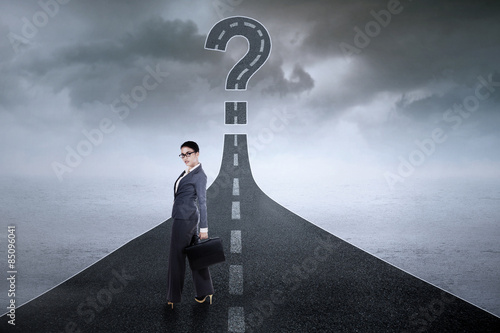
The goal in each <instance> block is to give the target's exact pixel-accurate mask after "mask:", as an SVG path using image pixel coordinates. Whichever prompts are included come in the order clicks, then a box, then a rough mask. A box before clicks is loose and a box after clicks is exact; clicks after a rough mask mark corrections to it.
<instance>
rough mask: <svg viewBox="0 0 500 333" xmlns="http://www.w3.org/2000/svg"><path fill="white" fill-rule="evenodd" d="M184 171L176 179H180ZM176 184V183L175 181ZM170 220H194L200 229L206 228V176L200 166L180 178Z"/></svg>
mask: <svg viewBox="0 0 500 333" xmlns="http://www.w3.org/2000/svg"><path fill="white" fill-rule="evenodd" d="M185 173H186V171H184V172H182V173H181V175H180V176H179V177H178V178H177V180H178V179H179V178H181V177H182V176H183V175H184V174H185ZM176 183H177V181H176ZM172 218H174V219H180V220H192V219H196V220H198V221H199V223H200V228H208V221H207V175H206V174H205V172H204V171H203V169H202V167H201V164H200V166H199V167H197V168H196V169H194V170H193V171H191V172H190V173H188V174H187V176H186V177H184V178H182V179H181V181H180V182H179V185H178V187H177V193H176V192H175V183H174V206H173V207H172Z"/></svg>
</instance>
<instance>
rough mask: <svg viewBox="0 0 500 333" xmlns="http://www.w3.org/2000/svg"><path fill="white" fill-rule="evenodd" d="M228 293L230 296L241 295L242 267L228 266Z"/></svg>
mask: <svg viewBox="0 0 500 333" xmlns="http://www.w3.org/2000/svg"><path fill="white" fill-rule="evenodd" d="M229 293H230V294H231V295H243V266H242V265H230V266H229Z"/></svg>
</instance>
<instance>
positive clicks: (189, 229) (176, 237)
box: [167, 219, 196, 303]
mask: <svg viewBox="0 0 500 333" xmlns="http://www.w3.org/2000/svg"><path fill="white" fill-rule="evenodd" d="M193 224H194V228H195V230H196V221H191V220H176V219H174V222H173V223H172V234H171V237H170V253H169V255H168V273H167V300H168V301H169V302H173V303H179V302H180V301H181V295H182V290H183V288H184V275H185V273H186V254H185V253H184V248H185V247H186V246H188V245H189V244H190V242H191V237H192V235H193Z"/></svg>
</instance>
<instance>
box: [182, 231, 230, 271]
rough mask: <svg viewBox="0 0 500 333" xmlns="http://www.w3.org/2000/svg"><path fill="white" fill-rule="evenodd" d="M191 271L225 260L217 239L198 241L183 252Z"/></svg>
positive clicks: (219, 240) (219, 241)
mask: <svg viewBox="0 0 500 333" xmlns="http://www.w3.org/2000/svg"><path fill="white" fill-rule="evenodd" d="M184 251H185V252H186V255H187V257H188V261H189V266H190V267H191V269H192V270H198V269H202V268H205V267H208V266H211V265H215V264H218V263H221V262H224V261H225V260H226V257H225V256H224V249H223V247H222V240H221V239H220V238H219V237H214V238H209V239H207V240H203V241H198V242H196V243H194V244H192V245H190V246H188V247H186V248H185V250H184Z"/></svg>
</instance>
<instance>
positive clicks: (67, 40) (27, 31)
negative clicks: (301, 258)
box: [0, 0, 500, 188]
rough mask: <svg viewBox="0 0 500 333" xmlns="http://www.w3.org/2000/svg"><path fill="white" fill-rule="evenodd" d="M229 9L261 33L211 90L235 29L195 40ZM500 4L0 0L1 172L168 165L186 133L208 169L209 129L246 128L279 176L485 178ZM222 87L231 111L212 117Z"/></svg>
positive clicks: (494, 152) (218, 137)
mask: <svg viewBox="0 0 500 333" xmlns="http://www.w3.org/2000/svg"><path fill="white" fill-rule="evenodd" d="M233 15H238V16H248V17H252V18H254V19H256V20H258V21H259V22H261V23H262V24H263V25H264V26H265V27H266V28H267V30H268V31H269V33H270V36H271V39H272V52H271V55H270V57H269V59H268V61H267V62H266V63H265V65H264V66H263V67H262V68H260V70H259V71H258V72H257V73H256V74H255V75H254V76H253V77H252V78H251V79H250V80H249V84H248V89H247V90H246V91H225V89H224V87H225V80H226V76H227V73H228V72H229V70H230V69H231V68H232V66H233V65H234V64H235V63H236V62H237V61H238V60H239V59H240V58H241V57H242V56H243V55H244V54H245V53H246V51H247V47H248V46H247V41H246V40H245V39H244V38H242V37H239V38H234V39H233V40H231V41H230V43H229V45H228V50H227V52H225V53H221V52H214V51H210V50H205V49H204V42H205V38H206V36H207V34H208V32H209V31H210V29H211V28H212V27H213V25H214V24H215V23H216V22H217V21H219V20H221V19H223V18H225V17H229V16H233ZM499 17H500V10H499V6H498V4H497V3H496V2H494V1H474V2H471V1H409V0H406V1H401V2H399V1H387V0H384V1H372V0H370V1H367V0H366V1H326V0H320V1H290V0H288V1H277V0H271V1H249V0H247V1H245V0H238V1H236V0H232V1H225V0H213V1H204V0H203V1H202V0H194V1H151V0H146V1H118V0H115V1H76V0H73V1H68V0H64V1H63V0H59V2H56V1H55V0H46V1H40V2H37V1H23V2H20V1H2V3H1V4H0V36H1V37H2V38H0V71H1V73H2V75H1V76H0V126H1V131H0V133H1V134H0V138H1V141H2V154H1V155H0V159H1V165H2V169H1V173H2V174H5V175H19V176H31V175H43V176H48V177H52V178H53V179H54V181H61V180H62V181H64V180H65V179H68V178H71V177H84V176H93V177H94V176H95V177H97V176H102V177H111V176H112V177H134V176H141V177H142V176H147V177H149V176H152V177H157V176H161V175H164V174H166V173H167V174H168V173H170V172H173V173H174V174H175V175H177V174H178V171H179V168H182V164H180V163H179V162H178V161H177V160H175V159H174V158H175V157H176V156H177V154H178V150H179V149H178V148H179V147H178V146H179V144H180V143H181V142H183V141H185V140H188V139H191V140H196V141H198V142H199V144H200V146H201V150H202V158H201V160H202V163H204V164H205V165H206V169H207V170H208V172H209V173H210V174H211V175H212V176H215V175H216V174H217V171H218V168H219V163H220V158H221V156H220V155H221V150H222V141H223V134H224V133H247V134H248V136H249V144H250V154H251V159H252V160H251V163H252V167H253V169H254V172H255V173H256V174H259V173H261V174H264V173H266V172H268V171H270V170H271V169H272V168H273V167H275V166H277V165H286V166H287V167H286V168H285V169H286V171H285V172H283V173H280V174H279V175H275V176H273V177H277V179H278V180H281V181H283V182H285V181H286V177H289V176H293V177H298V178H301V177H302V178H303V175H304V173H305V172H306V171H307V170H312V169H317V168H327V170H328V171H329V172H328V174H329V177H331V179H336V178H345V177H348V178H349V177H352V178H358V179H359V178H365V177H369V178H377V179H381V180H383V181H385V182H386V183H387V185H388V186H389V187H392V188H396V187H397V186H399V184H402V183H403V181H404V180H406V179H407V178H408V177H410V176H414V175H418V176H419V177H425V176H430V177H444V176H454V177H455V176H458V177H465V176H466V177H471V176H480V177H494V178H498V176H499V171H500V168H499V166H500V163H499V162H500V161H499V160H500V154H499V149H498V146H499V143H500V140H499V134H500V131H499V130H498V125H499V124H500V116H499V112H498V105H499V98H500V97H499V92H498V91H499V90H500V71H499V66H498V59H499V57H500V33H499V31H500V19H499ZM146 88H147V89H146ZM232 100H235V101H237V100H242V101H248V103H249V104H248V105H249V110H248V124H247V125H225V124H224V105H223V103H224V101H232ZM97 131H100V133H102V136H101V135H100V134H99V132H97ZM85 133H86V134H85ZM92 135H93V136H92ZM89 137H91V138H92V137H93V140H94V143H92V144H90V145H89V144H88V142H89V141H91V140H90V139H89ZM83 141H87V143H85V142H83ZM75 152H76V153H78V155H79V157H75V156H74V154H75ZM70 155H71V156H70ZM175 163H177V164H175ZM280 177H282V178H280Z"/></svg>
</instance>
